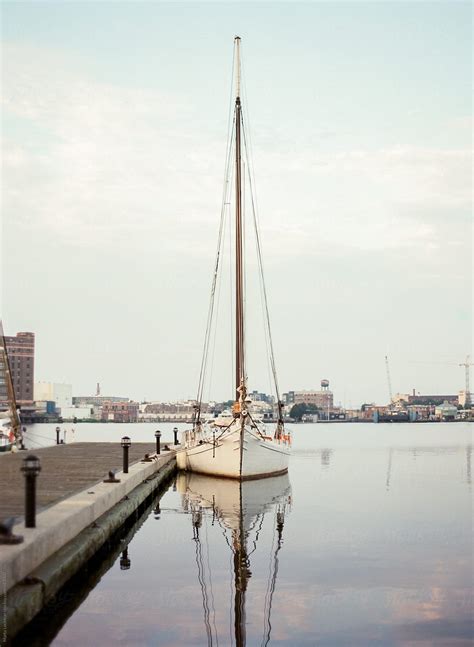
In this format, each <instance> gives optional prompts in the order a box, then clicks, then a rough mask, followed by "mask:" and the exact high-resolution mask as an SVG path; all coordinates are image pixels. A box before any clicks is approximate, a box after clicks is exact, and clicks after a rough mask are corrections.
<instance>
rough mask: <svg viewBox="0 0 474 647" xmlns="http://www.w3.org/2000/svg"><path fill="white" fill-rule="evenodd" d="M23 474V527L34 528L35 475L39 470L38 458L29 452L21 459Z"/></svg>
mask: <svg viewBox="0 0 474 647" xmlns="http://www.w3.org/2000/svg"><path fill="white" fill-rule="evenodd" d="M21 471H22V472H23V474H24V476H25V528H36V477H37V476H38V474H39V473H40V472H41V465H40V460H39V458H38V457H37V456H33V455H32V454H30V455H29V456H27V457H26V458H24V459H23V467H22V468H21Z"/></svg>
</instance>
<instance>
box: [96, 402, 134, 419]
mask: <svg viewBox="0 0 474 647" xmlns="http://www.w3.org/2000/svg"><path fill="white" fill-rule="evenodd" d="M139 406H140V405H139V404H138V402H123V401H120V402H110V401H109V402H103V403H102V418H101V419H102V420H103V421H110V422H137V421H138V409H139Z"/></svg>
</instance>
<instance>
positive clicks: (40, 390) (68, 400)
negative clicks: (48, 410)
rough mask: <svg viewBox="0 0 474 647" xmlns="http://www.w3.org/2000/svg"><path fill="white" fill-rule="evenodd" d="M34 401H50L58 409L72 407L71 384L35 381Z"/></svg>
mask: <svg viewBox="0 0 474 647" xmlns="http://www.w3.org/2000/svg"><path fill="white" fill-rule="evenodd" d="M34 398H35V402H43V401H45V400H47V401H52V402H54V403H55V404H56V407H57V408H58V409H59V408H60V409H63V408H67V407H72V386H71V384H61V383H57V382H35V388H34Z"/></svg>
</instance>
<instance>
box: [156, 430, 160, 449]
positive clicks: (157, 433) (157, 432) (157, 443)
mask: <svg viewBox="0 0 474 647" xmlns="http://www.w3.org/2000/svg"><path fill="white" fill-rule="evenodd" d="M155 438H156V453H157V454H161V448H160V438H161V431H160V430H159V429H157V431H155Z"/></svg>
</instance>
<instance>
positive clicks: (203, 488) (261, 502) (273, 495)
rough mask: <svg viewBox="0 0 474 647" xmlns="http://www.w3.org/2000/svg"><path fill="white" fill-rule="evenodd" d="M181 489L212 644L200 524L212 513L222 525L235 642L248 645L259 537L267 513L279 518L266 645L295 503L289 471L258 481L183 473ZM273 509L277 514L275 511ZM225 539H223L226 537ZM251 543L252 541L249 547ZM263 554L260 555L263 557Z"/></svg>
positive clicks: (267, 600)
mask: <svg viewBox="0 0 474 647" xmlns="http://www.w3.org/2000/svg"><path fill="white" fill-rule="evenodd" d="M177 488H178V491H179V492H180V493H181V494H182V497H183V509H184V510H185V512H187V513H189V514H190V515H191V518H192V525H193V539H194V541H195V544H196V563H197V569H198V580H199V583H200V586H201V591H202V598H203V609H204V624H205V626H206V632H207V639H208V645H213V644H214V643H216V644H217V642H218V637H217V635H216V636H215V640H214V635H213V634H214V632H215V633H216V634H217V630H216V628H215V626H214V632H213V629H212V628H211V611H210V605H209V591H208V590H207V584H206V578H205V577H204V567H205V564H204V561H203V547H202V538H201V533H200V529H201V527H202V522H203V516H204V515H208V516H210V517H211V518H212V521H213V523H214V522H216V523H218V524H219V525H220V527H221V529H222V531H223V534H224V537H225V541H226V542H227V544H228V546H229V549H230V550H231V552H232V555H233V560H232V561H233V580H234V600H233V603H234V609H233V611H234V618H233V621H234V622H233V625H234V636H235V644H236V646H237V647H241V646H243V645H245V644H246V629H245V625H246V614H245V599H246V593H247V587H248V584H249V580H250V578H251V575H252V573H251V570H250V566H251V563H250V562H251V559H250V558H251V555H252V554H253V553H254V552H255V551H256V550H257V542H258V539H259V535H260V532H261V530H262V526H263V521H264V517H265V515H266V514H267V513H270V514H268V521H269V522H270V523H271V520H273V523H274V528H273V532H274V540H275V541H274V542H273V543H272V555H271V556H270V555H269V557H271V568H270V572H269V576H268V582H267V591H266V595H265V600H264V602H263V606H264V608H263V609H262V612H263V614H264V628H263V640H262V645H267V644H268V643H269V641H270V633H271V622H270V616H271V609H272V601H273V593H274V591H275V585H276V579H277V575H278V557H279V556H278V554H279V552H280V549H281V547H282V543H283V526H284V521H285V515H286V514H287V513H288V512H289V509H290V505H291V486H290V481H289V478H288V474H282V475H280V476H274V477H271V478H266V479H260V480H253V481H234V480H232V479H223V478H217V477H211V476H204V475H202V474H197V473H190V472H181V473H180V474H179V475H178V480H177ZM271 513H273V515H272V514H271ZM223 541H224V539H223ZM248 546H251V550H250V551H249V549H248ZM260 557H261V556H260Z"/></svg>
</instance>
